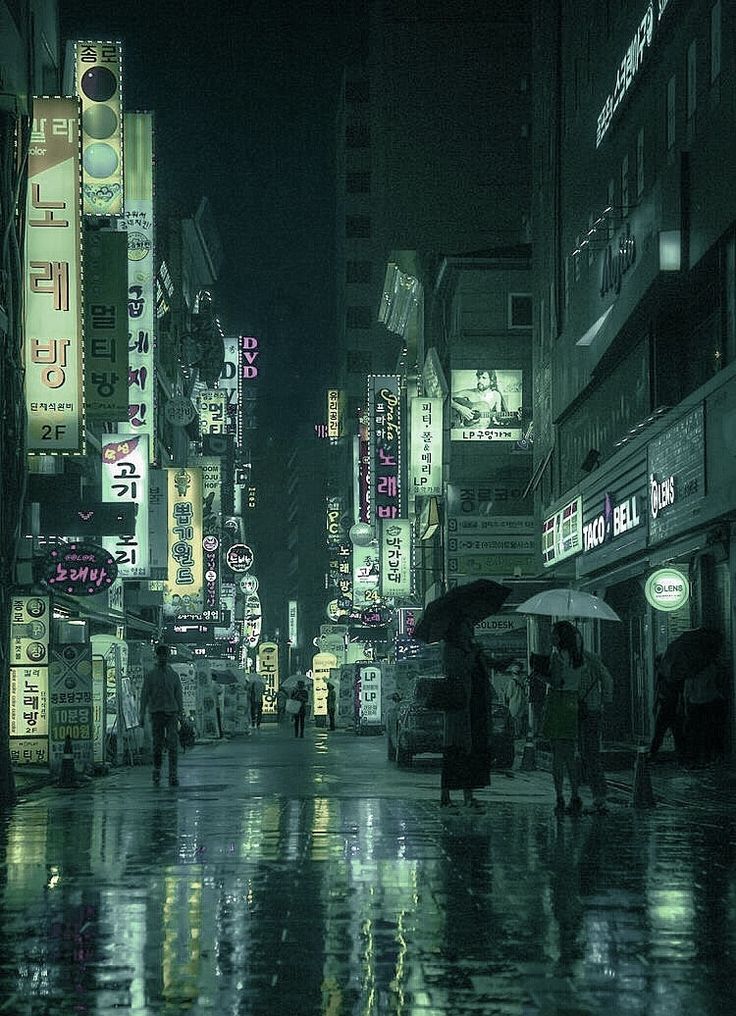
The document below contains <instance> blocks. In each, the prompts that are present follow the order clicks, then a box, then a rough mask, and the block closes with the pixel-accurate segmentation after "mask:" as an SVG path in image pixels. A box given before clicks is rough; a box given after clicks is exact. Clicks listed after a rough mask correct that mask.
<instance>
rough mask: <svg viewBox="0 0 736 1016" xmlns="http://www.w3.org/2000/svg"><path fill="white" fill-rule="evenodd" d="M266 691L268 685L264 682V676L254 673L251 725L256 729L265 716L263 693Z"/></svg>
mask: <svg viewBox="0 0 736 1016" xmlns="http://www.w3.org/2000/svg"><path fill="white" fill-rule="evenodd" d="M265 691H266V685H265V684H264V683H263V678H262V677H260V676H259V675H258V674H254V675H253V678H252V680H251V682H250V725H251V727H253V729H254V730H258V728H259V727H260V725H261V720H262V718H263V695H264V693H265Z"/></svg>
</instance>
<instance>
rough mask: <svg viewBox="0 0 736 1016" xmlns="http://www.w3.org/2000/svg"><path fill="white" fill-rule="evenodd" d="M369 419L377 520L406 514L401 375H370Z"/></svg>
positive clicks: (372, 489) (371, 493)
mask: <svg viewBox="0 0 736 1016" xmlns="http://www.w3.org/2000/svg"><path fill="white" fill-rule="evenodd" d="M368 419H369V428H370V451H371V492H370V496H371V502H372V504H371V508H372V515H373V517H374V518H376V519H395V518H398V517H399V516H400V515H401V514H402V511H401V509H402V503H403V501H402V493H403V492H402V488H401V441H402V426H403V422H402V413H401V378H400V377H399V376H398V375H394V374H373V375H371V376H370V377H369V378H368Z"/></svg>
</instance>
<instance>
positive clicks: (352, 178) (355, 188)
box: [345, 173, 371, 194]
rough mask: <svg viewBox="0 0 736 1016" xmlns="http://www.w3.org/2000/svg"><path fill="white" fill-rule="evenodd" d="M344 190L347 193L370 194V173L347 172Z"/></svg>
mask: <svg viewBox="0 0 736 1016" xmlns="http://www.w3.org/2000/svg"><path fill="white" fill-rule="evenodd" d="M345 190H346V191H347V192H348V194H370V192H371V174H370V173H348V174H347V176H346V178H345Z"/></svg>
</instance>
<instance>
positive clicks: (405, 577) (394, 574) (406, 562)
mask: <svg viewBox="0 0 736 1016" xmlns="http://www.w3.org/2000/svg"><path fill="white" fill-rule="evenodd" d="M411 557H412V546H411V522H410V521H409V519H390V520H386V519H384V521H383V522H382V523H381V569H380V588H381V595H382V596H385V597H394V598H395V597H400V596H409V595H410V593H411Z"/></svg>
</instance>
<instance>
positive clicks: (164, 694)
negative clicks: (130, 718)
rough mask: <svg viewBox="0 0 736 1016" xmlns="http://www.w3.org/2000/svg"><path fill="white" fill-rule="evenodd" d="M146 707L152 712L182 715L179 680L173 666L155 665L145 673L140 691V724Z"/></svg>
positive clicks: (182, 703) (182, 705)
mask: <svg viewBox="0 0 736 1016" xmlns="http://www.w3.org/2000/svg"><path fill="white" fill-rule="evenodd" d="M147 708H148V709H150V711H151V712H152V713H169V714H177V715H178V716H183V715H184V700H183V698H182V694H181V680H180V678H179V675H178V674H177V672H176V671H175V670H174V668H173V667H169V666H166V667H158V666H156V667H154V668H153V669H152V670H149V671H148V673H147V674H146V676H145V678H144V680H143V691H142V692H141V710H140V714H141V715H140V718H141V726H142V725H143V719H144V717H145V715H146V709H147Z"/></svg>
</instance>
